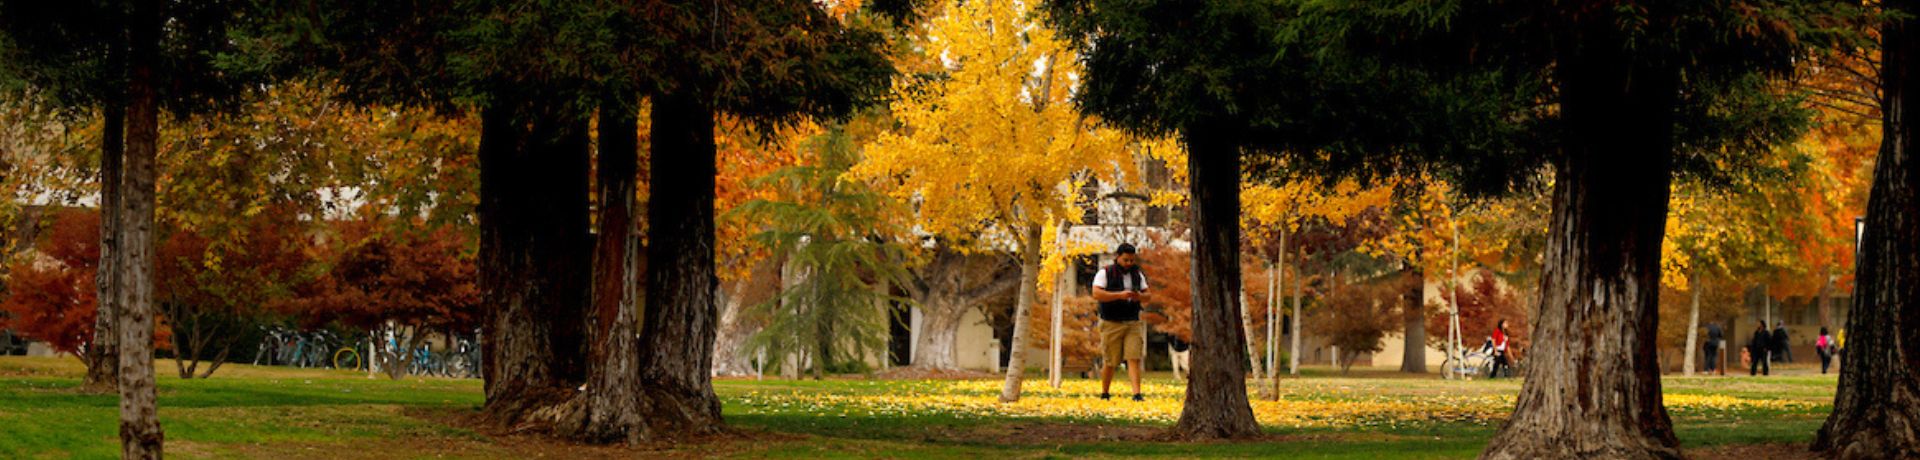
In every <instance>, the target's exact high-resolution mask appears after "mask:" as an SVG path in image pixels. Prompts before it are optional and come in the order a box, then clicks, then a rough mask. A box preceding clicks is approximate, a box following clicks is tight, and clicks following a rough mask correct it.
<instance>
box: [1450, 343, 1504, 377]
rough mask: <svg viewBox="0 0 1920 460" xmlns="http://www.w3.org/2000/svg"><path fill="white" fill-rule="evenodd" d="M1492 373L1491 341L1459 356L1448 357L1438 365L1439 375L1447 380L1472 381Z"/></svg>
mask: <svg viewBox="0 0 1920 460" xmlns="http://www.w3.org/2000/svg"><path fill="white" fill-rule="evenodd" d="M1492 371H1493V341H1492V340H1488V341H1487V343H1486V344H1485V345H1481V346H1480V348H1478V349H1475V350H1473V351H1470V352H1467V353H1466V354H1464V355H1461V356H1449V357H1447V360H1446V361H1445V362H1442V363H1441V364H1440V375H1441V377H1445V378H1447V379H1463V380H1473V378H1474V377H1481V376H1488V375H1489V374H1491V373H1492Z"/></svg>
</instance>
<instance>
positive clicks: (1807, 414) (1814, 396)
mask: <svg viewBox="0 0 1920 460" xmlns="http://www.w3.org/2000/svg"><path fill="white" fill-rule="evenodd" d="M160 364H162V366H161V367H160V369H161V370H162V371H168V370H170V369H171V367H170V363H169V362H161V363H160ZM80 371H81V369H80V367H79V366H78V364H77V363H76V362H74V361H73V360H72V359H63V358H20V357H0V427H4V428H3V429H0V458H112V457H114V456H115V454H116V453H117V450H116V449H117V448H118V443H117V442H116V441H117V440H116V439H115V434H116V433H117V429H116V420H117V419H116V412H115V411H116V406H115V399H114V397H113V396H112V395H100V394H86V393H82V392H80V391H78V389H77V386H78V384H79V376H80ZM1789 374H1793V372H1791V371H1790V372H1789ZM1834 382H1835V380H1834V378H1833V376H1819V375H1811V374H1809V373H1806V372H1804V371H1801V372H1799V373H1798V375H1791V376H1786V377H1781V376H1776V377H1772V378H1748V377H1725V378H1718V377H1716V378H1705V377H1701V378H1680V377H1669V378H1668V379H1667V380H1666V389H1667V392H1666V402H1667V408H1668V410H1669V411H1670V412H1671V413H1672V415H1673V417H1674V419H1675V423H1676V425H1677V429H1678V432H1679V434H1680V438H1681V442H1682V443H1683V444H1685V445H1686V446H1687V447H1688V448H1689V449H1690V452H1691V453H1693V454H1694V455H1695V456H1697V457H1729V458H1796V457H1800V456H1803V449H1804V446H1805V444H1806V443H1807V442H1808V441H1809V440H1811V438H1812V435H1813V431H1814V430H1815V429H1817V428H1818V427H1819V424H1820V422H1821V421H1822V420H1823V419H1824V417H1825V414H1826V412H1827V410H1828V405H1829V404H1830V403H1831V401H1832V392H1833V386H1834ZM160 384H161V394H160V403H161V410H160V415H161V419H162V423H163V424H164V426H165V427H166V430H167V441H168V443H167V446H168V447H167V448H168V453H169V454H170V455H172V456H174V457H180V458H501V457H512V458H525V457H553V458H582V457H584V458H608V457H625V458H631V457H635V456H646V457H710V456H718V457H789V458H821V457H851V458H873V457H882V458H902V457H913V458H929V457H931V458H982V457H987V458H1043V457H1054V456H1072V457H1088V456H1092V457H1103V456H1139V455H1145V456H1170V457H1189V458H1191V457H1223V456H1225V457H1290V458H1363V459H1369V460H1372V459H1381V458H1471V457H1472V456H1473V455H1474V454H1475V453H1477V452H1478V450H1479V448H1480V447H1481V446H1483V445H1484V444H1485V443H1486V440H1487V438H1488V437H1489V436H1492V434H1493V430H1494V428H1495V427H1497V426H1498V425H1499V423H1500V422H1501V421H1502V420H1504V418H1505V417H1506V414H1507V412H1508V411H1510V410H1511V409H1512V405H1513V395H1514V394H1515V393H1517V392H1518V389H1519V384H1518V382H1516V381H1511V380H1505V381H1491V382H1489V381H1473V382H1449V381H1441V380H1438V379H1437V378H1431V377H1428V378H1419V377H1408V376H1404V375H1401V374H1394V373H1378V374H1360V375H1355V376H1339V375H1332V374H1325V373H1315V372H1309V373H1308V375H1307V376H1305V377H1300V378H1290V379H1286V380H1283V381H1282V382H1281V391H1280V397H1279V400H1277V401H1270V400H1256V402H1254V413H1255V416H1256V417H1257V418H1258V419H1259V421H1260V423H1261V424H1262V425H1263V426H1265V427H1266V428H1267V431H1268V434H1267V436H1265V437H1263V438H1261V439H1258V440H1253V441H1247V442H1233V443H1179V442H1167V441H1163V440H1161V439H1160V438H1159V433H1160V432H1161V431H1162V429H1163V428H1164V427H1165V426H1167V425H1170V424H1172V423H1173V421H1174V420H1176V419H1177V418H1178V417H1179V411H1180V407H1181V406H1180V400H1181V398H1182V397H1183V394H1184V388H1183V387H1182V386H1180V385H1179V383H1178V382H1175V381H1173V380H1171V379H1168V378H1164V377H1162V378H1157V379H1154V380H1153V382H1151V383H1149V384H1148V385H1147V386H1146V389H1145V390H1146V397H1147V400H1146V401H1145V402H1134V401H1129V400H1125V398H1115V400H1113V401H1102V400H1099V399H1097V398H1095V397H1094V394H1096V393H1098V383H1097V382H1094V381H1088V380H1068V381H1067V382H1066V384H1065V385H1064V386H1063V387H1062V388H1060V389H1057V390H1056V389H1053V388H1051V387H1048V386H1047V385H1046V383H1045V379H1030V380H1028V382H1027V385H1026V387H1025V395H1026V396H1025V398H1023V400H1022V401H1021V402H1019V403H1014V404H1001V403H999V402H997V396H998V394H999V388H1000V381H998V380H919V381H882V380H864V379H856V378H845V379H829V380H826V381H811V380H801V381H791V380H721V381H719V382H718V383H717V389H718V391H719V392H720V394H721V397H722V398H723V400H724V403H725V413H726V416H727V420H728V421H729V423H731V424H732V425H733V426H734V427H735V428H737V429H738V430H737V431H739V432H740V433H739V434H738V435H736V436H729V437H725V438H720V439H713V440H707V441H703V442H699V443H689V444H680V445H653V446H641V447H638V448H630V447H623V446H614V447H606V446H582V445H576V444H570V443H566V442H560V441H555V440H551V439H546V438H543V437H539V436H530V435H498V434H489V433H485V432H483V431H480V430H476V429H475V428H474V427H472V426H469V425H468V424H467V422H466V420H467V419H468V418H469V416H470V415H471V414H472V413H473V411H474V410H476V409H477V408H478V406H479V404H480V403H481V396H480V385H479V382H478V381H476V380H453V379H440V378H423V379H407V380H401V381H392V380H387V379H384V378H376V379H369V378H367V376H366V375H365V374H358V373H352V372H342V371H323V370H299V369H286V368H263V367H253V366H230V367H227V368H223V369H222V370H221V372H220V373H219V374H216V375H215V376H214V378H213V379H210V380H191V381H184V380H179V379H177V378H173V377H171V376H169V375H166V372H163V375H162V377H161V380H160ZM1117 393H1125V391H1119V392H1117Z"/></svg>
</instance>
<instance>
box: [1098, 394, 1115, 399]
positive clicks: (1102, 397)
mask: <svg viewBox="0 0 1920 460" xmlns="http://www.w3.org/2000/svg"><path fill="white" fill-rule="evenodd" d="M1100 400H1101V401H1112V400H1113V394H1112V393H1101V394H1100Z"/></svg>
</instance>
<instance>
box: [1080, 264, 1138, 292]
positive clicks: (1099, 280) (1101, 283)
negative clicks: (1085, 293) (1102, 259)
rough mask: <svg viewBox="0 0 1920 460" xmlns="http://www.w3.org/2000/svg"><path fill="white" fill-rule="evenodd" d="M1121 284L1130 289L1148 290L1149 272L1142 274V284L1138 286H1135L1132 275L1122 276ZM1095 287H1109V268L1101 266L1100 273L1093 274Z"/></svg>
mask: <svg viewBox="0 0 1920 460" xmlns="http://www.w3.org/2000/svg"><path fill="white" fill-rule="evenodd" d="M1120 286H1121V287H1123V288H1126V290H1128V291H1140V292H1146V291H1147V274H1146V273H1141V274H1140V286H1139V287H1138V288H1135V287H1134V286H1133V277H1131V276H1128V277H1123V278H1120ZM1093 287H1094V288H1097V289H1106V288H1107V269H1105V268H1101V269H1100V272H1099V273H1095V274H1093Z"/></svg>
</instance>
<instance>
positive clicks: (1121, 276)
mask: <svg viewBox="0 0 1920 460" xmlns="http://www.w3.org/2000/svg"><path fill="white" fill-rule="evenodd" d="M1105 270H1106V271H1107V285H1106V286H1101V287H1100V288H1101V289H1106V290H1107V292H1126V291H1127V284H1126V282H1125V280H1126V279H1128V278H1131V279H1133V286H1134V288H1136V289H1137V288H1139V287H1140V286H1142V285H1144V284H1145V283H1143V282H1142V280H1141V278H1140V269H1139V268H1137V267H1136V268H1133V269H1128V268H1125V267H1121V266H1120V264H1113V265H1108V266H1107V268H1105ZM1100 319H1103V320H1107V321H1139V320H1140V302H1135V301H1131V300H1115V301H1112V302H1100Z"/></svg>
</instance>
